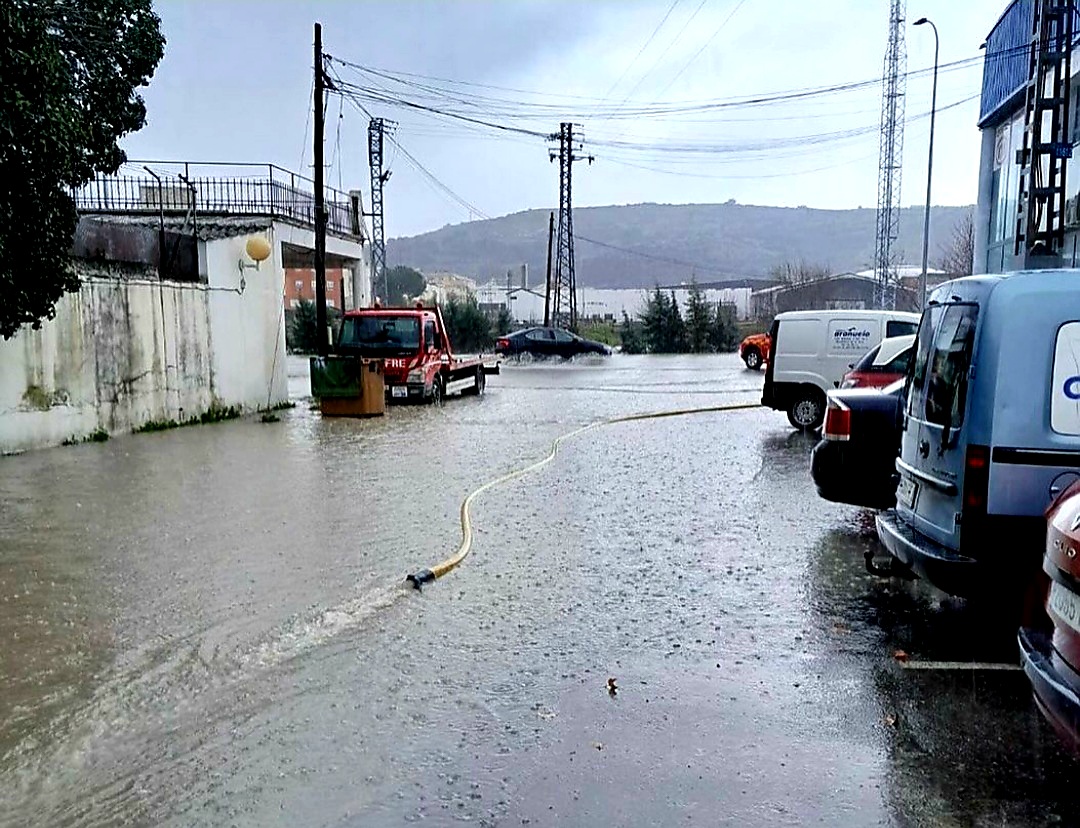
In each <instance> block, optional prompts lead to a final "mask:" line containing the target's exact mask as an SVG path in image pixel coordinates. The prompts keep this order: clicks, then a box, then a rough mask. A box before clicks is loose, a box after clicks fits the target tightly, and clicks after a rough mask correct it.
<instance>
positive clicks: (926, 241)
mask: <svg viewBox="0 0 1080 828" xmlns="http://www.w3.org/2000/svg"><path fill="white" fill-rule="evenodd" d="M924 23H928V24H929V25H930V28H931V29H933V30H934V87H933V92H932V93H931V97H930V151H929V156H928V158H927V161H926V208H925V209H924V211H923V236H922V276H921V277H920V278H919V310H920V311H921V310H922V309H923V306H924V305H925V304H926V264H927V259H928V258H929V256H930V185H931V183H932V182H933V175H934V116H935V115H936V114H937V73H938V47H939V45H940V42H939V41H938V31H937V26H935V25H934V22H933V21H932V20H929V19H928V18H925V17H920V18H919V19H918V20H916V21H915V25H916V26H922V25H923V24H924Z"/></svg>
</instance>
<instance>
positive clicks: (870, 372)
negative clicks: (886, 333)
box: [840, 334, 915, 388]
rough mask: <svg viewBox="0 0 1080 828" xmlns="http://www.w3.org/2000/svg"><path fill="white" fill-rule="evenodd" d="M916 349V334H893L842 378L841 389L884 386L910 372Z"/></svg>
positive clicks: (871, 350)
mask: <svg viewBox="0 0 1080 828" xmlns="http://www.w3.org/2000/svg"><path fill="white" fill-rule="evenodd" d="M914 351H915V335H914V334H911V335H910V336H892V337H889V338H888V339H883V340H881V343H880V344H878V345H875V346H874V347H873V348H871V349H870V350H869V351H867V352H866V354H865V355H864V356H863V358H862V359H860V360H859V361H858V362H856V363H855V365H853V366H852V368H851V370H850V371H848V372H847V373H846V374H844V378H843V379H842V380H840V387H841V388H884V387H885V386H886V385H892V384H893V383H894V382H896V381H897V380H898V379H903V378H904V376H905V375H906V374H907V369H908V363H909V362H911V355H912V353H914Z"/></svg>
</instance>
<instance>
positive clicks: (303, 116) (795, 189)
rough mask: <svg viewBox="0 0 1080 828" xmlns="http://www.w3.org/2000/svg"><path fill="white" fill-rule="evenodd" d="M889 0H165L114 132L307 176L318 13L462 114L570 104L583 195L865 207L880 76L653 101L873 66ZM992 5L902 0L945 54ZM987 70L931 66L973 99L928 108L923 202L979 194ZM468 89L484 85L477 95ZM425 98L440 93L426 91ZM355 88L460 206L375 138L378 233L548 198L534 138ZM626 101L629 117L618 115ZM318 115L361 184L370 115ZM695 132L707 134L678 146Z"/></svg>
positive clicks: (914, 105)
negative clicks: (162, 41) (584, 159)
mask: <svg viewBox="0 0 1080 828" xmlns="http://www.w3.org/2000/svg"><path fill="white" fill-rule="evenodd" d="M888 5H889V4H888V2H887V0H814V2H806V0H772V2H766V1H765V0H741V2H740V0H674V1H673V0H609V1H608V2H593V0H579V2H561V0H498V2H482V0H455V1H452V0H442V1H438V0H416V1H415V2H411V1H410V0H393V2H391V0H383V1H382V2H357V1H356V0H323V2H306V3H305V2H284V0H276V2H275V1H274V0H160V1H159V2H158V3H156V7H157V10H158V13H159V14H160V15H161V18H162V23H163V28H164V32H165V36H166V38H167V40H168V43H167V45H166V47H165V57H164V59H163V61H162V62H161V65H160V66H159V68H158V71H157V74H156V75H155V76H154V79H153V81H152V83H151V85H150V87H149V88H148V89H146V90H145V98H146V103H147V109H148V123H147V126H146V127H145V128H144V129H143V130H142V131H141V132H139V133H137V134H135V135H133V136H130V137H128V138H127V139H126V140H125V142H124V145H125V148H126V149H127V151H128V154H129V156H130V157H131V158H133V159H170V160H172V159H178V160H199V161H231V162H240V161H251V162H263V163H266V162H272V163H275V164H278V165H280V166H282V167H285V168H287V169H290V170H302V171H304V172H305V173H307V174H310V172H311V163H312V150H311V147H310V142H311V126H310V124H311V77H312V73H311V62H312V48H311V44H312V24H313V23H314V22H315V21H319V22H321V23H322V24H323V39H324V48H325V51H326V52H328V53H329V54H331V55H333V56H334V57H336V58H340V59H342V60H345V61H349V62H351V63H355V64H361V65H363V66H365V67H369V68H375V69H378V70H380V71H384V70H385V72H387V73H389V74H392V75H398V76H403V77H405V79H406V80H407V81H411V82H413V83H417V82H420V83H424V84H426V85H428V86H434V87H438V88H440V89H445V90H449V91H450V92H454V91H457V92H460V93H461V94H460V95H459V96H458V98H459V100H458V101H457V102H451V103H450V104H448V107H449V108H453V109H455V110H456V111H459V112H462V111H469V112H473V113H474V114H475V115H476V117H478V118H479V119H481V120H487V121H489V122H492V123H498V124H501V125H510V126H514V127H516V128H519V129H525V130H533V131H538V132H547V131H550V132H555V131H557V130H558V124H559V121H560V120H562V119H566V118H573V119H574V120H575V121H578V122H580V123H581V124H582V127H583V128H584V131H585V141H586V151H587V152H590V153H592V154H594V155H595V157H596V160H595V163H593V164H592V165H591V166H586V164H585V163H579V164H577V165H575V167H574V205H575V206H576V207H583V206H590V205H605V204H627V203H639V202H659V203H700V202H722V201H727V200H728V199H735V200H736V201H738V202H740V203H745V204H766V205H783V206H798V205H806V206H810V207H823V208H849V207H858V206H863V207H872V206H874V205H875V204H876V201H877V172H878V167H877V165H878V133H877V125H878V122H879V117H880V94H881V91H880V85H877V84H873V85H867V86H863V87H859V88H856V89H853V90H849V91H837V92H834V93H830V94H823V95H813V96H810V97H805V98H802V99H798V100H793V101H784V102H775V103H770V104H768V105H762V106H754V107H749V106H734V107H731V106H729V107H723V108H714V109H711V110H706V111H694V112H687V111H686V110H687V107H686V106H683V107H676V110H677V111H676V112H674V113H670V114H663V115H658V114H657V110H658V109H665V113H667V110H668V107H665V106H661V104H679V103H680V102H694V103H695V104H701V103H703V102H714V103H715V102H718V101H731V100H736V99H745V98H748V97H754V96H758V95H770V94H773V93H782V92H787V91H791V90H802V89H808V88H816V87H823V86H831V85H836V84H844V83H849V82H857V81H868V80H872V79H874V78H878V77H880V76H881V74H882V61H883V56H884V52H885V43H886V36H887V28H888ZM1005 5H1006V4H1005V2H1004V0H1001V2H994V0H922V2H920V1H919V0H908V17H909V20H912V21H913V20H915V19H917V18H919V17H921V16H924V15H925V16H928V17H930V18H931V19H932V20H933V21H934V22H935V23H936V24H937V26H938V30H939V32H940V35H941V63H942V64H947V63H950V62H955V61H960V60H964V59H971V58H977V57H978V56H980V55H981V54H982V53H981V52H980V51H979V47H980V45H981V44H982V43H983V41H984V39H985V37H986V35H987V34H988V33H989V30H990V28H991V27H992V26H993V24H994V23H995V21H996V20H997V18H998V16H999V15H1000V13H1001V11H1002V10H1003V9H1004V6H1005ZM905 29H906V38H907V54H908V68H909V70H910V71H915V70H919V69H927V68H929V67H930V66H932V64H933V40H934V38H933V33H932V31H931V30H930V29H929V27H927V26H922V27H918V28H914V27H912V26H911V25H907V26H906V27H905ZM333 70H334V71H335V72H337V73H338V74H339V75H340V77H341V78H342V80H344V81H346V82H347V83H350V84H354V85H356V86H359V87H367V88H371V87H372V86H373V81H377V82H378V83H379V84H381V85H382V86H383V88H385V89H391V90H392V91H393V92H394V93H395V97H398V98H403V99H406V100H414V101H420V100H421V99H420V98H417V97H415V94H416V93H417V92H418V90H417V89H416V87H406V86H400V85H399V84H397V83H395V82H394V81H391V80H389V79H386V78H379V77H377V76H373V75H370V74H364V73H362V72H361V71H359V70H356V69H354V68H352V67H349V66H345V65H341V64H333ZM403 73H412V74H411V75H408V76H405V75H404V74H403ZM416 74H420V75H426V76H433V77H436V78H440V79H446V81H451V82H455V83H451V84H448V83H446V82H445V81H441V80H440V81H428V80H426V79H418V78H416V77H415V75H416ZM981 77H982V66H981V63H979V62H978V61H972V62H969V63H968V64H964V65H962V66H959V67H953V68H949V69H948V70H947V71H943V72H942V73H941V75H940V78H939V82H938V106H939V109H941V108H942V107H949V106H950V105H952V104H957V103H958V102H960V101H964V100H965V99H969V98H970V99H971V100H967V102H966V103H960V104H959V105H955V106H952V107H951V108H948V109H946V110H944V111H939V115H938V120H937V138H936V142H935V165H934V202H935V203H940V204H968V203H973V202H974V201H975V196H976V190H975V188H976V172H977V167H978V153H979V140H978V132H977V129H976V126H975V121H976V117H977V111H978V101H977V95H978V91H979V87H980V83H981ZM464 84H477V85H476V86H470V85H464ZM490 87H502V88H503V89H492V88H490ZM930 88H931V82H930V75H929V73H928V72H925V73H922V74H919V75H917V76H915V77H912V78H911V79H910V80H909V82H908V88H907V93H908V94H907V103H906V108H907V116H908V120H909V122H908V125H907V128H906V131H905V139H904V169H903V189H902V193H903V195H902V201H903V203H904V204H905V205H909V204H921V203H922V202H923V200H924V197H925V185H926V184H925V182H926V155H927V139H928V131H929V119H928V118H927V117H926V115H927V113H928V112H929V109H930ZM508 89H512V90H515V91H506V90H508ZM403 93H404V94H403ZM437 94H439V95H442V94H443V93H442V92H439V93H437ZM410 96H413V97H410ZM475 96H484V97H485V98H487V99H488V100H487V101H485V102H484V106H478V105H477V103H476V101H475ZM491 99H501V100H498V101H493V100H491ZM461 101H466V103H462V102H461ZM423 102H424V104H425V105H433V102H434V105H435V106H437V107H438V108H445V107H444V106H443V105H441V104H439V103H438V102H437V99H434V98H430V97H425V98H423ZM361 103H362V104H363V105H364V106H365V107H366V108H367V109H368V111H369V112H371V113H372V114H373V115H375V116H381V117H385V118H389V119H392V120H395V121H397V122H398V124H399V125H398V127H397V129H396V132H395V138H396V140H397V141H398V142H399V143H400V146H401V147H402V148H403V149H404V150H405V151H407V153H408V154H409V155H411V156H412V158H414V159H415V161H416V162H418V163H419V164H420V165H422V166H423V167H424V168H426V169H427V170H428V171H429V172H430V173H431V174H432V175H433V176H434V177H435V178H436V179H437V180H438V181H439V182H440V183H441V184H443V185H445V187H447V188H448V189H449V190H451V191H452V192H453V193H454V194H455V195H456V196H457V197H459V198H460V199H462V200H464V201H465V202H467V203H468V205H469V207H465V206H463V205H462V204H461V203H459V202H458V201H457V200H455V198H453V197H452V196H451V195H449V194H447V193H446V192H444V191H443V190H442V189H441V188H440V187H439V186H438V185H437V184H435V183H434V182H432V181H431V180H430V179H428V178H427V177H425V176H424V175H423V174H422V173H421V172H420V171H419V170H418V169H417V168H416V167H415V166H414V165H413V164H412V162H411V161H409V160H408V158H407V157H406V156H405V155H404V154H403V153H402V152H401V151H400V150H398V149H397V148H396V147H394V146H393V145H392V144H391V145H388V147H387V158H388V160H389V161H390V167H391V169H392V171H393V174H392V178H391V180H390V181H389V182H388V184H387V188H386V195H385V203H386V232H387V236H388V237H393V236H399V235H412V234H416V233H421V232H424V231H427V230H433V229H437V228H439V227H441V226H443V225H445V224H454V223H458V222H462V221H467V220H469V219H470V218H475V217H477V216H476V215H475V214H474V213H473V212H472V211H473V210H476V211H478V212H479V213H481V214H483V215H487V216H498V215H503V214H506V213H511V212H516V211H519V210H524V209H528V208H533V207H554V206H556V205H557V203H558V170H557V165H556V164H551V163H549V161H548V155H547V149H546V144H545V142H544V141H543V140H542V139H541V138H536V137H531V136H527V135H523V134H519V133H507V132H501V131H498V130H495V129H489V128H486V127H479V126H473V125H471V124H467V123H464V122H461V121H454V120H448V119H446V118H440V117H437V116H433V115H429V114H426V113H422V112H419V111H417V110H408V109H404V108H402V107H401V106H399V105H388V104H385V103H372V102H370V101H361ZM464 107H470V108H469V109H467V110H466V109H464ZM627 110H633V111H634V112H635V113H637V114H634V115H632V116H629V115H628V114H627ZM339 111H340V113H341V117H339ZM538 112H539V114H538ZM594 113H596V114H595V115H594ZM609 116H610V117H609ZM326 120H327V130H326V157H327V163H328V164H330V163H331V162H332V166H331V168H330V169H329V170H328V178H327V184H328V185H330V186H333V187H337V186H339V183H340V185H341V186H342V187H343V189H346V190H348V189H350V188H354V189H355V188H359V189H362V190H363V192H364V194H365V201H366V200H367V197H368V191H369V186H368V172H367V139H366V131H367V117H366V116H365V115H363V114H362V113H361V112H360V111H359V110H358V109H357V108H356V106H355V104H354V103H353V102H352V101H345V100H342V98H341V97H340V96H332V97H331V98H330V100H329V103H328V105H327V119H326ZM702 145H707V148H708V149H709V150H710V151H709V152H707V153H706V152H699V151H695V152H688V151H687V150H688V149H695V150H701V149H703V146H702Z"/></svg>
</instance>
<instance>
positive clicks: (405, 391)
mask: <svg viewBox="0 0 1080 828" xmlns="http://www.w3.org/2000/svg"><path fill="white" fill-rule="evenodd" d="M390 395H391V396H393V397H407V396H409V388H408V386H405V385H395V386H393V387H392V388H391V389H390Z"/></svg>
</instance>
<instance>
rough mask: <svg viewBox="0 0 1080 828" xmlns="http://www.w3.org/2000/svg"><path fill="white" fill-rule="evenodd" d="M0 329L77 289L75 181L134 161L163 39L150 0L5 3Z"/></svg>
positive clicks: (48, 312)
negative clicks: (130, 148)
mask: <svg viewBox="0 0 1080 828" xmlns="http://www.w3.org/2000/svg"><path fill="white" fill-rule="evenodd" d="M0 32H3V35H2V36H0V66H2V67H3V74H2V81H0V112H3V118H4V122H3V126H2V128H0V335H2V336H3V337H4V338H5V339H6V338H10V337H12V336H14V335H15V333H16V331H18V329H19V328H20V327H21V326H22V325H24V324H30V325H32V326H33V327H35V328H36V327H40V325H41V320H43V319H51V318H52V317H53V315H54V314H55V312H56V311H55V306H56V302H57V301H58V300H59V299H60V298H61V297H62V296H63V295H64V294H65V293H68V292H70V291H73V290H77V289H78V286H79V282H78V278H77V277H76V276H75V273H74V271H73V269H72V265H71V261H70V256H69V251H70V249H71V242H72V237H73V235H74V233H75V226H76V223H77V221H78V217H77V215H76V211H75V205H74V202H73V201H72V198H71V196H70V195H69V194H68V190H69V189H71V188H76V187H80V186H82V185H84V184H86V183H87V182H88V181H90V180H91V179H92V178H93V177H94V176H95V174H97V173H113V172H116V170H117V169H119V167H120V164H121V163H123V162H124V160H125V155H124V152H123V151H122V150H121V149H120V148H119V146H117V140H118V139H119V138H120V137H121V136H123V135H125V134H127V133H129V132H133V131H135V130H138V129H140V128H141V127H142V126H143V124H144V123H145V121H146V107H145V106H144V105H143V101H142V98H141V97H140V96H139V95H138V94H136V91H135V90H136V89H138V88H139V87H141V86H144V85H145V84H146V83H147V82H148V81H149V80H150V77H151V75H152V74H153V72H154V69H155V68H156V67H157V64H158V62H159V61H160V60H161V56H162V53H163V50H164V45H165V40H164V38H163V37H162V35H161V31H160V20H159V19H158V17H157V15H156V14H154V12H153V10H152V8H151V4H150V0H83V2H75V0H33V2H31V0H5V1H4V2H3V3H0Z"/></svg>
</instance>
